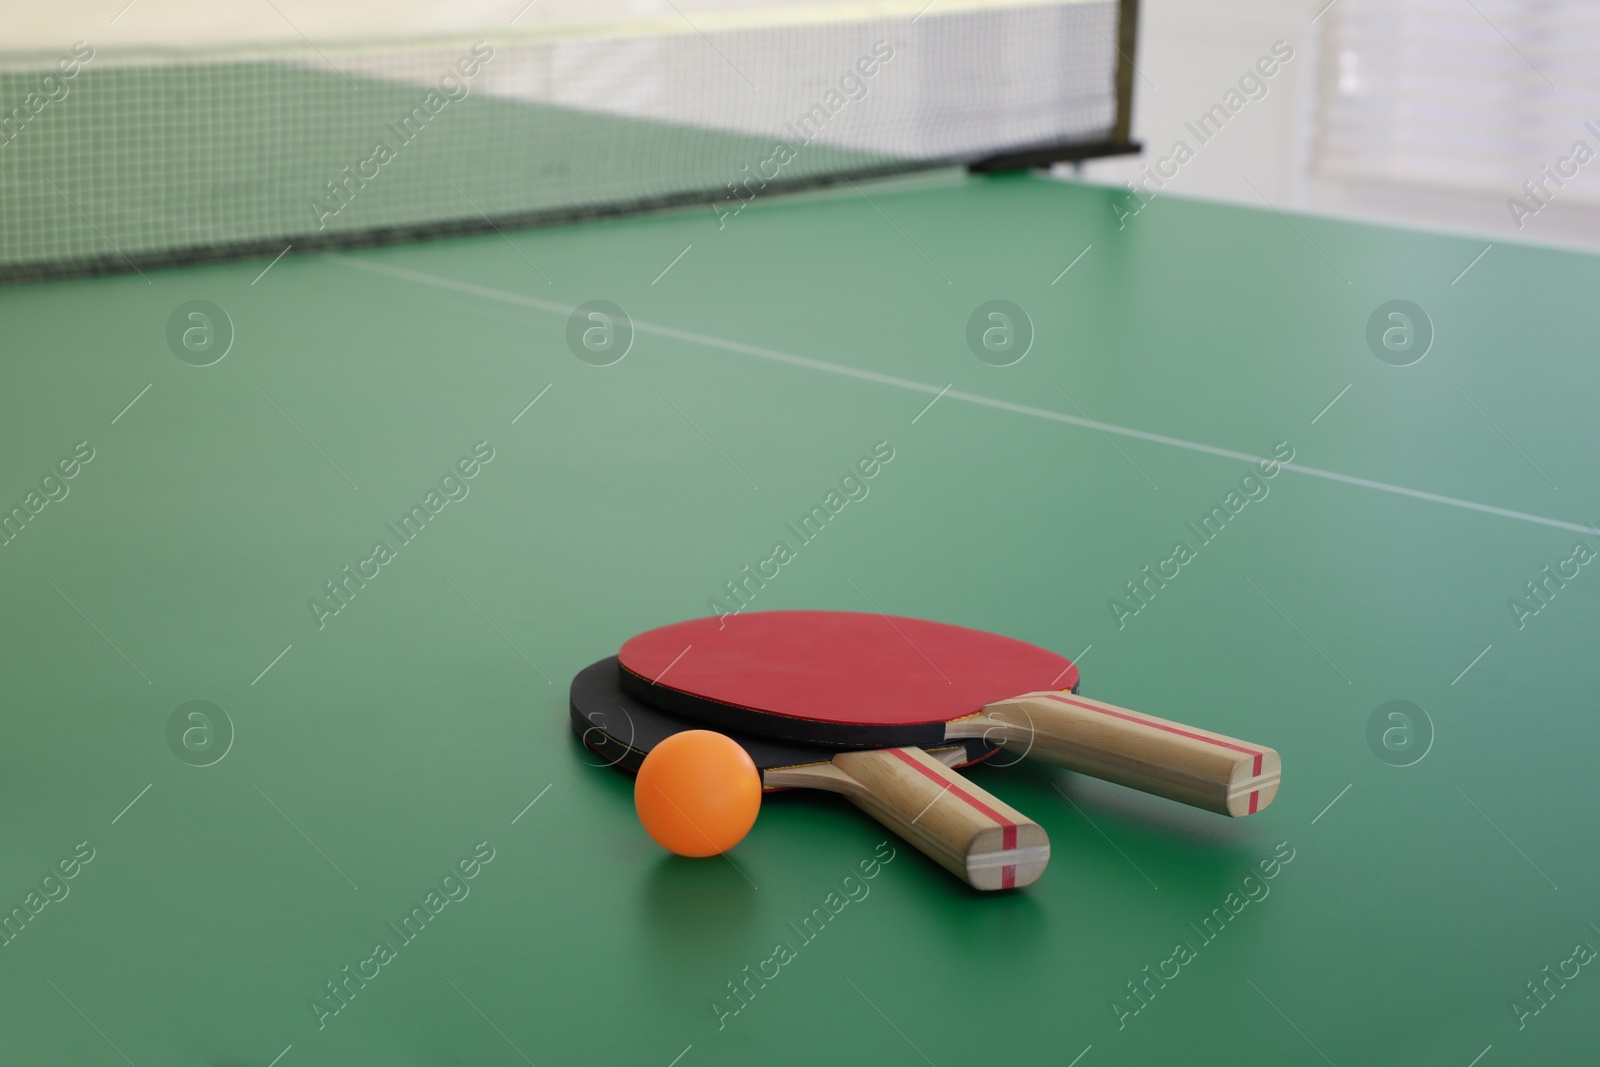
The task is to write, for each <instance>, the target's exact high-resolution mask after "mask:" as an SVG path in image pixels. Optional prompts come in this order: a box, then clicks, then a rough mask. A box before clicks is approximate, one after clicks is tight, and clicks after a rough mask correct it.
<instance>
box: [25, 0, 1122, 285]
mask: <svg viewBox="0 0 1600 1067" xmlns="http://www.w3.org/2000/svg"><path fill="white" fill-rule="evenodd" d="M873 12H874V13H873V14H872V15H871V16H870V17H831V18H811V19H805V20H800V21H793V22H789V23H778V24H773V23H772V22H771V21H770V20H769V21H768V22H765V23H762V24H757V25H739V24H736V23H735V24H722V25H719V24H715V23H712V22H711V21H710V20H701V21H699V22H697V23H695V24H688V23H687V20H686V19H685V20H682V21H681V22H664V21H663V22H657V23H649V24H641V25H637V26H631V27H619V26H608V27H604V28H602V29H601V30H598V31H592V32H574V31H560V32H557V31H551V30H545V31H541V32H540V33H539V34H538V35H534V36H532V37H531V38H530V37H523V38H506V37H500V38H477V39H474V38H463V39H461V40H459V41H429V42H421V43H406V44H401V43H388V44H383V45H350V44H345V45H340V46H334V45H321V46H318V45H313V44H311V43H310V42H302V43H299V44H297V45H296V46H294V47H281V48H273V49H263V48H242V47H234V48H230V49H226V50H219V51H216V52H212V53H209V54H208V53H204V52H200V51H196V50H187V51H183V52H181V53H175V54H167V55H163V54H159V53H155V52H149V51H145V52H130V53H127V54H119V53H116V52H114V51H112V50H109V49H107V50H102V51H100V52H96V51H95V50H94V48H93V47H92V46H91V45H88V44H83V43H80V44H78V45H74V46H71V47H69V48H65V49H62V50H60V51H59V52H58V53H55V54H51V55H31V56H26V57H19V56H0V280H7V281H16V280H28V279H33V278H40V277H49V276H60V275H66V274H75V273H85V272H95V271H101V270H126V269H130V268H132V267H134V266H139V267H147V266H160V265H165V264H172V263H182V262H199V261H206V260H213V259H219V258H229V257H235V256H241V255H255V254H276V253H278V252H279V251H282V250H283V249H284V248H285V247H286V246H289V245H293V246H294V247H295V248H297V249H306V248H312V247H319V246H321V247H327V246H337V245H351V244H362V243H371V242H376V241H382V240H393V239H400V238H407V237H416V236H422V235H427V234H430V233H441V232H455V231H460V230H471V229H479V228H485V227H487V226H489V225H497V226H510V225H527V224H534V223H540V222H550V221H560V220H567V219H573V218H579V217H584V216H589V215H600V214H613V213H621V212H631V211H640V210H648V209H652V208H657V207H662V206H668V205H685V204H701V205H705V206H706V207H707V208H708V209H709V210H711V211H714V212H716V213H717V214H718V215H719V216H720V217H723V218H727V217H729V216H731V215H732V214H733V213H735V212H737V210H738V209H739V208H740V207H741V205H743V204H744V203H746V202H748V201H750V200H752V199H754V198H756V197H760V196H766V195H769V194H772V193H775V192H779V191H783V190H786V189H798V188H803V187H807V186H812V185H817V184H821V183H826V182H831V181H838V180H841V179H843V178H852V179H853V178H861V177H872V176H878V175H887V174H892V173H898V172H904V171H908V170H913V169H918V168H926V167H933V166H943V165H949V164H953V163H965V162H972V161H974V160H977V159H981V158H985V157H988V156H991V155H994V154H997V153H1001V152H1005V151H1010V150H1021V149H1028V148H1033V147H1037V146H1043V145H1058V144H1064V143H1076V142H1083V143H1091V142H1101V141H1105V140H1108V139H1109V138H1110V136H1111V132H1112V127H1113V124H1114V121H1115V116H1116V103H1117V101H1116V85H1115V66H1116V62H1115V61H1116V54H1117V53H1116V46H1115V43H1114V42H1115V40H1116V33H1117V4H1116V3H1115V2H1114V0H1106V2H1079V3H1074V2H1032V3H1017V4H1013V5H1009V6H993V5H984V6H977V7H969V8H966V9H954V10H944V9H942V5H934V6H933V7H931V8H928V9H925V10H923V11H921V12H920V13H919V12H918V10H917V8H916V7H914V6H913V7H907V8H904V9H899V10H897V9H894V8H893V7H892V6H891V7H884V6H881V5H880V6H878V7H875V8H873ZM724 21H725V22H726V21H727V20H724Z"/></svg>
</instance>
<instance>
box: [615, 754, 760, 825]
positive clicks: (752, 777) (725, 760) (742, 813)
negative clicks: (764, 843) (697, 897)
mask: <svg viewBox="0 0 1600 1067" xmlns="http://www.w3.org/2000/svg"><path fill="white" fill-rule="evenodd" d="M633 806H634V808H635V809H636V810H637V811H638V812H639V821H640V822H641V823H643V824H644V828H645V832H646V833H648V834H649V835H650V836H651V837H652V838H654V839H655V842H656V844H658V845H660V846H661V847H662V848H664V849H666V850H667V851H668V852H676V853H677V854H678V855H680V856H715V855H717V854H718V853H721V852H726V851H728V849H730V848H732V847H733V846H734V845H737V844H738V843H739V842H740V841H742V840H744V835H745V834H747V833H749V832H750V827H752V826H754V825H755V821H756V814H757V813H758V812H759V811H760V810H761V774H760V772H758V771H757V770H756V765H755V763H754V761H752V760H751V759H750V754H749V753H748V752H746V751H745V750H744V749H743V748H741V747H740V745H739V743H738V742H737V741H735V740H733V738H731V737H728V736H727V735H725V734H719V733H716V732H715V731H712V730H685V731H683V732H682V733H676V734H673V735H672V736H671V737H669V738H667V739H666V740H665V741H662V742H661V743H660V744H658V745H656V747H655V748H653V749H651V750H650V753H649V754H648V755H647V756H645V758H644V762H643V763H641V764H640V765H639V776H638V778H637V779H635V781H634V783H633Z"/></svg>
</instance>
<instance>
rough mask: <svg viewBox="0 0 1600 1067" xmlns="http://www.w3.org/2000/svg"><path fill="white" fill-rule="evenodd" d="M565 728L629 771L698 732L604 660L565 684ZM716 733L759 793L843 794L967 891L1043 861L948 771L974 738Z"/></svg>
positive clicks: (982, 746)
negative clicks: (817, 740)
mask: <svg viewBox="0 0 1600 1067" xmlns="http://www.w3.org/2000/svg"><path fill="white" fill-rule="evenodd" d="M572 728H573V730H575V731H576V732H577V733H578V736H579V737H580V738H582V740H583V742H584V744H586V745H588V746H589V748H591V749H593V750H594V751H595V752H596V753H598V754H599V755H601V756H602V757H604V758H605V759H606V761H607V762H608V763H611V764H614V765H619V766H622V767H625V768H627V769H629V770H634V771H636V770H638V769H639V764H640V763H642V762H643V761H644V757H645V755H646V754H647V753H648V752H649V751H650V750H651V749H652V748H654V747H655V746H656V745H658V744H660V743H661V742H662V741H664V740H665V739H666V738H668V737H670V736H672V735H673V734H675V733H678V732H679V731H682V730H700V729H705V728H706V726H705V724H704V723H701V722H695V721H692V720H689V719H684V718H680V717H678V716H676V715H673V714H670V713H668V712H665V711H662V710H660V709H658V708H655V707H652V706H650V705H649V704H647V703H644V702H642V701H640V700H638V699H636V698H635V697H632V696H630V695H629V694H627V693H626V692H624V691H623V689H622V684H621V673H620V671H619V669H618V667H617V658H616V657H615V656H612V657H610V658H608V659H603V660H601V661H600V662H598V663H594V664H591V665H590V666H588V667H585V668H584V669H583V670H582V671H579V672H578V675H577V677H575V678H573V679H572ZM724 732H725V733H728V735H729V736H730V737H732V738H733V739H734V740H735V741H738V742H739V744H740V745H742V746H743V747H744V750H745V751H746V752H748V753H749V754H750V758H751V759H752V760H754V761H755V765H756V769H757V770H758V771H759V772H760V773H761V785H762V788H763V789H764V790H766V791H772V790H780V789H821V790H824V791H826V792H830V793H842V794H843V795H844V796H845V797H846V798H847V799H848V800H849V801H850V802H851V803H853V804H855V805H856V806H857V807H858V808H860V809H861V810H863V811H865V812H866V813H867V814H869V815H871V816H872V817H873V818H875V819H877V820H878V821H879V822H880V823H882V824H883V825H884V826H886V827H888V828H889V829H891V830H893V831H894V832H895V833H897V834H899V835H900V836H901V837H903V838H905V839H906V840H907V841H909V842H910V843H911V844H912V845H915V846H916V847H917V848H918V849H920V850H921V851H922V852H924V853H925V854H927V855H928V856H929V857H930V858H931V859H933V860H934V861H935V862H937V863H938V864H939V865H940V866H942V867H945V868H946V869H948V870H949V871H950V872H951V873H953V874H954V875H955V876H956V877H957V878H960V879H962V880H963V881H965V882H966V883H967V884H968V885H971V886H972V887H974V888H975V889H1012V888H1017V887H1020V886H1025V885H1028V884H1029V883H1031V882H1033V881H1034V880H1035V879H1037V878H1038V877H1039V875H1040V874H1042V873H1044V868H1045V865H1046V864H1047V863H1048V862H1049V860H1050V839H1049V838H1048V837H1047V836H1046V834H1045V832H1044V830H1043V829H1042V828H1041V827H1040V826H1039V825H1038V824H1037V823H1035V822H1034V821H1033V820H1031V819H1029V818H1028V817H1026V816H1025V815H1022V814H1021V813H1019V812H1018V811H1016V810H1015V809H1014V808H1012V807H1010V806H1008V805H1007V804H1006V803H1005V802H1004V801H1002V800H999V799H997V798H996V797H992V796H990V795H989V794H988V793H986V792H985V791H984V790H982V789H980V788H979V787H978V786H976V785H973V784H972V783H971V782H969V781H967V780H966V779H965V778H963V777H962V776H961V775H959V774H957V773H955V771H953V770H951V767H953V766H965V765H967V764H970V763H972V762H975V761H977V760H980V759H985V758H987V757H989V756H991V755H993V754H994V753H995V751H997V750H996V749H995V748H994V747H993V746H991V745H989V744H987V743H986V742H984V741H983V740H982V739H981V738H966V739H962V740H960V741H954V742H942V743H940V744H938V745H936V746H934V747H933V749H932V750H931V751H923V750H922V749H921V748H893V749H887V750H861V751H848V752H846V751H840V750H839V749H826V748H814V747H808V746H805V745H798V744H793V743H790V742H784V741H774V740H771V739H769V738H763V737H752V736H750V735H748V734H739V733H736V732H732V731H724Z"/></svg>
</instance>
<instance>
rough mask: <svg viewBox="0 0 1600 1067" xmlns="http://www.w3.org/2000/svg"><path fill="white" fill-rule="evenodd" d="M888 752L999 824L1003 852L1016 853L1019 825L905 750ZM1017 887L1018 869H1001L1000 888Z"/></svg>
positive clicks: (896, 749) (893, 749) (894, 749)
mask: <svg viewBox="0 0 1600 1067" xmlns="http://www.w3.org/2000/svg"><path fill="white" fill-rule="evenodd" d="M888 751H889V754H890V755H891V756H893V757H894V758H895V759H897V760H899V761H900V762H901V763H904V764H905V765H906V766H908V767H912V768H914V769H915V770H916V772H917V773H918V774H920V775H922V776H923V777H924V778H926V779H928V780H929V781H931V782H937V783H938V784H939V785H941V786H943V787H944V788H945V791H946V792H948V793H949V794H950V795H951V796H953V797H955V798H956V799H957V800H960V801H963V802H965V803H966V804H967V805H968V806H970V807H973V808H976V809H977V810H978V811H980V812H982V813H983V814H984V815H986V816H987V817H988V818H990V819H991V820H993V821H994V822H996V823H999V824H1000V847H1001V849H1002V850H1003V851H1005V852H1014V851H1016V848H1017V824H1016V823H1014V822H1012V821H1011V820H1010V819H1008V818H1006V817H1005V816H1004V815H1001V814H1000V813H999V812H998V811H995V810H994V809H993V808H991V807H990V806H989V805H987V804H985V803H984V802H983V801H981V800H979V799H978V798H977V797H975V796H973V795H972V794H971V793H969V792H967V791H966V790H965V789H962V788H961V787H960V786H959V785H956V784H955V783H954V782H951V781H947V780H946V779H944V778H941V777H939V775H938V774H936V773H934V772H933V771H931V770H929V769H928V768H927V767H924V766H923V765H922V764H920V763H918V762H917V761H916V760H914V759H912V758H911V757H910V756H909V755H908V754H907V753H906V751H905V750H904V749H900V748H891V749H889V750H888ZM1016 885H1017V868H1016V867H1015V866H1006V867H1001V868H1000V886H1001V888H1003V889H1015V888H1016Z"/></svg>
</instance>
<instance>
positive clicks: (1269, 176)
mask: <svg viewBox="0 0 1600 1067" xmlns="http://www.w3.org/2000/svg"><path fill="white" fill-rule="evenodd" d="M1463 3H1465V0H1463ZM1319 12H1322V14H1320V17H1317V20H1316V22H1315V23H1314V22H1313V21H1312V20H1313V17H1314V16H1319ZM1338 16H1339V7H1338V0H1334V3H1333V4H1332V6H1331V7H1330V6H1328V0H1142V4H1141V19H1140V42H1139V50H1140V54H1139V57H1138V65H1139V69H1140V71H1141V72H1142V75H1143V76H1142V77H1139V78H1137V79H1136V82H1135V98H1134V101H1135V103H1134V116H1135V117H1134V134H1135V136H1136V137H1138V138H1139V139H1140V140H1142V141H1143V142H1144V143H1145V145H1146V152H1145V154H1144V156H1143V157H1142V158H1141V159H1140V160H1138V161H1132V160H1125V159H1111V160H1097V161H1093V162H1090V163H1088V164H1085V165H1084V167H1083V168H1082V170H1081V173H1080V174H1079V175H1078V180H1085V181H1092V182H1098V183H1104V184H1122V183H1124V182H1127V181H1129V180H1130V179H1132V180H1136V179H1137V178H1138V177H1139V174H1140V172H1139V164H1140V163H1149V162H1151V161H1152V160H1153V159H1155V158H1156V157H1159V156H1162V155H1165V154H1167V152H1168V151H1169V149H1170V148H1171V146H1172V144H1173V142H1174V141H1176V140H1179V139H1183V140H1185V141H1187V142H1188V143H1189V145H1190V146H1191V147H1193V148H1195V157H1194V159H1193V160H1192V161H1191V162H1189V163H1187V164H1185V165H1184V166H1182V167H1181V168H1180V169H1179V173H1178V176H1177V177H1176V178H1174V179H1172V180H1171V181H1169V182H1167V184H1166V188H1165V189H1163V190H1162V194H1161V195H1163V196H1168V195H1170V196H1184V197H1197V198H1202V199H1210V200H1227V201H1236V202H1239V203H1245V204H1255V205H1257V206H1264V202H1265V201H1271V202H1272V203H1273V204H1275V205H1276V206H1277V207H1279V208H1281V209H1284V210H1298V211H1305V212H1311V213H1319V214H1331V215H1339V216H1346V217H1352V218H1362V219H1371V220H1375V221H1382V222H1388V223H1398V224H1402V225H1410V226H1417V227H1422V228H1428V229H1441V230H1449V231H1454V232H1462V233H1471V234H1477V235H1481V236H1484V237H1485V238H1487V239H1489V240H1491V241H1494V240H1509V241H1523V242H1535V243H1551V244H1568V245H1579V246H1585V247H1596V248H1600V211H1597V210H1596V208H1595V207H1594V206H1592V205H1588V204H1584V203H1582V202H1581V201H1580V200H1579V198H1578V197H1576V196H1572V197H1568V198H1567V199H1565V200H1562V199H1557V200H1555V201H1553V202H1552V203H1551V204H1550V206H1549V207H1548V208H1547V209H1545V210H1543V211H1541V212H1540V213H1539V214H1538V215H1537V217H1535V218H1532V219H1527V220H1525V223H1524V226H1523V228H1521V229H1520V230H1519V229H1518V227H1517V226H1516V225H1515V222H1514V221H1513V219H1512V216H1511V214H1510V212H1509V211H1508V210H1507V206H1506V199H1507V197H1510V196H1513V195H1516V194H1517V193H1518V191H1519V190H1518V189H1517V188H1515V187H1507V188H1505V189H1498V188H1492V189H1491V188H1485V189H1478V190H1474V189H1470V188H1461V187H1444V186H1440V185H1432V184H1421V183H1407V182H1397V181H1385V180H1380V179H1377V178H1354V177H1335V176H1331V175H1329V174H1320V175H1319V174H1317V173H1315V171H1314V162H1315V160H1314V157H1313V147H1314V144H1315V136H1316V127H1317V122H1318V92H1319V87H1320V86H1321V85H1322V84H1323V78H1324V76H1326V77H1327V78H1328V79H1330V80H1331V79H1334V78H1336V76H1337V71H1336V70H1335V69H1333V68H1335V67H1336V66H1337V57H1334V56H1329V55H1325V54H1324V48H1323V45H1324V43H1325V42H1324V36H1325V34H1324V30H1330V31H1331V28H1332V27H1333V24H1334V22H1335V20H1336V19H1337V18H1338ZM1482 32H1483V33H1484V34H1485V35H1486V37H1487V38H1489V39H1491V40H1493V41H1495V42H1496V43H1497V44H1498V43H1500V39H1499V38H1498V37H1496V36H1494V27H1493V26H1490V25H1488V24H1487V23H1486V24H1485V25H1484V26H1483V28H1482ZM1280 40H1281V41H1284V42H1286V43H1287V44H1288V45H1289V46H1290V47H1292V48H1293V49H1294V53H1295V56H1294V59H1293V60H1291V61H1290V62H1289V63H1288V64H1287V65H1286V66H1285V67H1284V69H1283V70H1281V71H1280V72H1279V73H1278V74H1277V75H1276V76H1275V77H1274V78H1272V79H1271V81H1270V82H1269V88H1268V94H1267V96H1266V97H1264V98H1263V99H1260V100H1257V101H1252V102H1250V103H1249V104H1248V105H1246V106H1245V107H1244V108H1243V109H1242V110H1241V111H1240V112H1239V113H1238V114H1237V115H1235V116H1234V117H1233V118H1232V119H1231V120H1230V121H1229V122H1228V125H1227V126H1226V128H1225V129H1224V130H1223V131H1222V133H1221V134H1220V135H1219V136H1217V137H1215V138H1214V139H1213V140H1211V141H1210V142H1209V143H1208V144H1205V145H1199V144H1198V142H1197V139H1196V138H1195V137H1194V135H1193V134H1192V133H1190V132H1189V131H1188V130H1186V128H1185V127H1184V122H1185V121H1190V122H1192V121H1194V119H1195V118H1196V116H1197V115H1199V114H1200V113H1201V112H1202V111H1204V110H1205V109H1206V108H1207V107H1209V106H1210V105H1211V104H1212V103H1215V102H1216V101H1217V100H1218V99H1219V98H1221V96H1222V94H1223V93H1225V92H1226V91H1227V90H1228V89H1229V88H1230V87H1232V86H1234V85H1235V84H1236V83H1237V81H1238V79H1239V76H1240V74H1241V73H1243V72H1244V71H1245V70H1246V68H1247V67H1248V66H1249V65H1250V64H1251V63H1252V62H1254V61H1255V59H1256V58H1257V57H1259V56H1262V55H1264V54H1267V53H1268V52H1269V50H1270V49H1271V47H1272V45H1273V43H1274V42H1275V41H1280ZM1585 117H1591V118H1596V119H1600V116H1584V115H1581V114H1578V113H1576V112H1575V113H1574V121H1573V127H1574V130H1575V131H1578V130H1579V127H1580V126H1581V121H1582V119H1583V118H1585ZM1564 147H1565V144H1559V145H1558V144H1552V145H1548V146H1539V147H1538V148H1534V149H1529V150H1528V151H1526V152H1525V153H1524V154H1525V155H1526V158H1522V156H1520V155H1519V156H1518V157H1517V158H1516V159H1511V158H1509V157H1508V159H1507V160H1506V162H1507V165H1508V168H1509V169H1510V170H1513V171H1515V172H1517V173H1521V172H1522V170H1523V169H1524V168H1525V169H1526V172H1527V173H1528V174H1529V175H1533V174H1535V173H1536V172H1537V169H1538V166H1539V161H1540V160H1542V159H1544V158H1545V157H1546V156H1548V158H1551V159H1553V158H1555V155H1556V154H1559V151H1560V150H1561V149H1562V148H1564ZM1594 169H1595V170H1596V173H1595V174H1594V175H1587V174H1580V176H1579V179H1578V180H1580V181H1584V180H1587V181H1592V182H1593V183H1594V184H1595V185H1596V186H1600V167H1596V168H1594ZM1063 173H1064V175H1070V172H1069V171H1064V172H1063ZM1252 184H1253V185H1254V188H1252Z"/></svg>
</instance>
